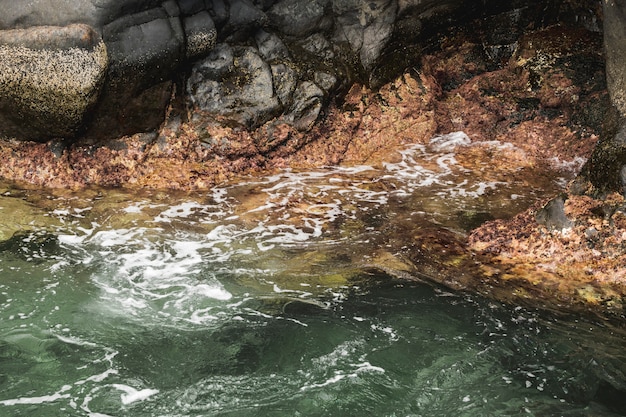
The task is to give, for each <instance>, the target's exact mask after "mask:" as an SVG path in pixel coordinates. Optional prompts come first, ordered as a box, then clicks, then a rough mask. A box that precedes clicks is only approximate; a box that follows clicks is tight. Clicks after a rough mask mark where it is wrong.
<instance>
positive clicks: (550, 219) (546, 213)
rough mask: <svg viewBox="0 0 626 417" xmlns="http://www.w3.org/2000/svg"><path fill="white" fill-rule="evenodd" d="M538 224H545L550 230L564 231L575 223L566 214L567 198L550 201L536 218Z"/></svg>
mask: <svg viewBox="0 0 626 417" xmlns="http://www.w3.org/2000/svg"><path fill="white" fill-rule="evenodd" d="M535 218H536V220H537V223H539V224H543V225H544V226H546V227H547V228H548V229H549V230H559V231H561V230H564V229H568V228H570V227H572V226H573V225H574V223H573V222H572V221H571V220H570V219H568V218H567V216H566V214H565V197H563V196H559V197H555V198H554V199H552V200H550V201H549V202H548V203H547V204H546V205H545V206H543V208H541V210H539V211H538V212H537V214H536V216H535Z"/></svg>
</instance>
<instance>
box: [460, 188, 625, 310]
mask: <svg viewBox="0 0 626 417" xmlns="http://www.w3.org/2000/svg"><path fill="white" fill-rule="evenodd" d="M618 207H619V208H618ZM623 208H624V198H623V197H622V196H621V195H619V194H613V195H610V196H609V197H607V198H606V199H605V200H604V201H599V200H595V199H592V198H590V197H587V196H577V195H568V196H567V200H566V201H565V203H564V214H565V216H566V217H567V218H568V219H569V220H570V221H571V226H570V227H567V228H562V229H558V228H556V229H555V228H549V227H546V226H545V225H542V224H539V223H538V222H537V213H538V211H539V210H541V209H542V206H541V205H536V206H535V207H533V208H531V209H529V210H527V211H525V212H524V213H521V214H519V215H517V216H515V217H514V218H513V219H511V220H498V221H494V222H490V223H487V224H484V225H483V226H481V227H479V228H478V229H476V230H474V231H473V232H472V234H471V235H470V237H469V248H470V249H471V250H473V251H474V252H475V254H476V257H477V259H478V260H479V261H481V262H483V263H485V264H489V265H490V267H489V270H488V271H487V270H485V271H484V272H485V275H489V277H490V278H492V279H498V280H501V281H502V282H503V283H504V281H506V280H507V279H509V278H515V279H517V280H518V281H519V283H518V284H517V287H519V288H522V289H528V288H533V297H535V298H540V299H543V301H544V302H545V303H546V304H549V305H552V306H555V307H556V306H558V305H559V304H563V305H567V306H573V307H578V308H582V309H591V310H593V309H597V311H599V312H609V313H614V314H621V313H622V312H623V308H624V296H625V295H626V250H625V249H626V221H625V219H626V214H625V213H624V211H623ZM511 289H513V288H511ZM520 294H521V296H525V294H524V293H519V291H518V295H520ZM511 298H512V299H514V298H515V294H512V297H511Z"/></svg>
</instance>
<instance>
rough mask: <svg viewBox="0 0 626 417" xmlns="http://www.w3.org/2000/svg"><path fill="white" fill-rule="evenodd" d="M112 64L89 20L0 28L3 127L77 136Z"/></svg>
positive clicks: (37, 136)
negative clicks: (22, 27)
mask: <svg viewBox="0 0 626 417" xmlns="http://www.w3.org/2000/svg"><path fill="white" fill-rule="evenodd" d="M108 66H109V59H108V54H107V48H106V46H105V44H104V42H103V40H102V38H101V37H100V35H99V34H98V33H96V32H95V31H94V30H93V29H92V28H91V27H90V26H87V25H83V24H74V25H69V26H65V27H59V26H37V27H34V28H29V29H14V30H5V31H0V126H1V127H0V129H1V131H2V133H3V134H4V135H8V136H15V137H19V138H22V139H30V140H41V139H46V138H49V137H55V136H56V137H68V136H73V135H74V133H75V132H77V131H78V130H79V129H80V128H81V126H82V124H83V120H84V117H85V115H86V114H87V112H88V111H89V110H91V109H92V108H93V107H94V105H95V104H96V102H97V100H98V97H99V94H100V91H101V89H102V86H103V82H104V78H105V75H106V72H107V69H108Z"/></svg>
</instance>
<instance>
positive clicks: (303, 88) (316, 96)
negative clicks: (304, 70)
mask: <svg viewBox="0 0 626 417" xmlns="http://www.w3.org/2000/svg"><path fill="white" fill-rule="evenodd" d="M293 96H294V98H293V105H292V107H291V109H290V110H289V112H288V113H287V115H286V119H287V120H288V121H290V122H291V123H293V125H294V127H295V128H296V129H298V130H300V131H307V130H309V129H311V127H313V124H314V123H315V122H316V121H317V118H318V117H319V115H320V112H321V111H322V107H323V104H324V96H325V94H324V91H322V89H321V88H319V87H318V86H317V85H316V84H315V83H312V82H310V81H304V82H301V83H300V84H299V85H298V87H297V88H296V90H295V92H294V94H293Z"/></svg>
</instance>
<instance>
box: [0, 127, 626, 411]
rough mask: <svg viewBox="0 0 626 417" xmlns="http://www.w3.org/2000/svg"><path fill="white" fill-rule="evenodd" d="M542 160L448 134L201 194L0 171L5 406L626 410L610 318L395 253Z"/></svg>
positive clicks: (616, 334) (620, 354)
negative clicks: (30, 186)
mask: <svg viewBox="0 0 626 417" xmlns="http://www.w3.org/2000/svg"><path fill="white" fill-rule="evenodd" d="M452 139H454V138H452ZM461 145H463V146H471V145H470V144H468V143H463V144H461ZM494 146H495V145H494ZM433 148H434V147H433ZM418 156H419V158H418ZM423 161H426V162H431V164H430V165H428V168H426V167H425V164H422V162H423ZM541 181H544V182H543V183H541V184H543V185H542V186H541V187H540V186H539V185H537V184H534V186H533V187H529V186H528V183H524V184H515V183H499V182H485V181H483V180H482V179H480V178H477V177H476V176H475V175H474V174H472V173H469V172H468V169H466V168H464V167H462V166H457V164H456V162H455V160H454V154H452V153H451V151H450V149H448V148H445V147H444V148H437V149H430V150H429V149H426V148H423V149H422V148H413V149H411V150H410V151H407V152H406V154H404V156H403V159H402V161H401V162H399V163H396V164H389V165H386V166H384V167H379V168H373V167H355V168H350V169H348V168H333V169H330V168H329V169H326V170H319V171H315V172H302V173H295V172H290V171H287V172H283V173H279V174H276V175H275V176H271V177H267V178H262V179H255V180H247V181H240V182H238V183H237V184H235V185H231V186H225V187H222V188H216V189H215V190H211V191H210V192H206V193H195V194H193V195H183V194H179V195H174V194H173V193H164V192H148V191H146V192H137V191H135V192H125V191H123V190H98V189H93V190H84V191H81V192H76V193H72V192H69V191H54V192H53V191H50V192H43V191H42V190H25V189H23V188H20V187H16V186H12V185H5V186H4V189H3V192H2V196H1V197H0V215H2V216H1V217H0V232H1V233H3V234H4V235H3V236H4V237H5V240H3V241H2V242H1V243H0V416H3V417H4V416H7V417H8V416H29V417H36V416H93V417H102V416H364V415H369V416H390V417H391V416H517V415H524V416H525V415H532V416H618V415H625V414H626V352H625V350H624V346H625V344H624V342H625V340H626V339H625V337H624V336H625V334H624V329H623V328H621V327H620V326H616V325H612V324H609V323H604V322H595V321H593V320H591V319H587V318H583V317H571V316H554V315H552V314H549V313H546V312H541V311H534V310H528V309H525V308H521V307H516V306H506V305H501V304H499V303H496V302H493V301H489V300H483V299H480V298H476V297H471V296H467V295H462V294H455V293H451V292H449V291H447V290H445V289H442V288H437V287H433V286H431V285H426V284H422V283H419V282H407V281H403V280H402V281H401V280H398V279H397V278H394V277H392V276H391V275H388V274H387V273H385V272H384V271H386V270H388V269H390V268H389V265H391V266H392V267H393V268H400V267H401V265H400V266H398V263H397V262H396V263H389V262H388V260H389V259H394V256H395V255H396V254H398V253H401V252H402V248H403V245H406V244H409V243H410V239H411V236H415V235H417V234H419V233H420V230H422V229H421V228H431V229H432V228H433V227H441V228H442V229H444V228H445V229H446V230H456V231H458V232H459V233H461V232H462V230H464V228H466V226H467V219H468V218H471V217H472V216H468V215H466V214H467V213H470V214H471V213H478V214H479V215H480V216H474V217H481V216H483V217H484V216H500V215H503V213H506V212H511V213H513V212H515V211H518V210H520V209H521V207H523V206H524V205H528V204H530V203H531V202H532V201H534V199H536V198H538V197H540V196H541V193H542V192H543V193H552V192H555V190H558V189H559V187H562V184H563V180H562V179H559V178H555V179H551V180H549V181H548V180H545V179H544V180H540V182H541ZM546 184H547V185H546ZM542 187H543V188H542ZM529 189H530V190H532V192H528V190H529ZM524 190H526V191H524ZM385 260H386V261H385ZM385 262H387V263H385ZM393 268H391V269H393Z"/></svg>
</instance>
